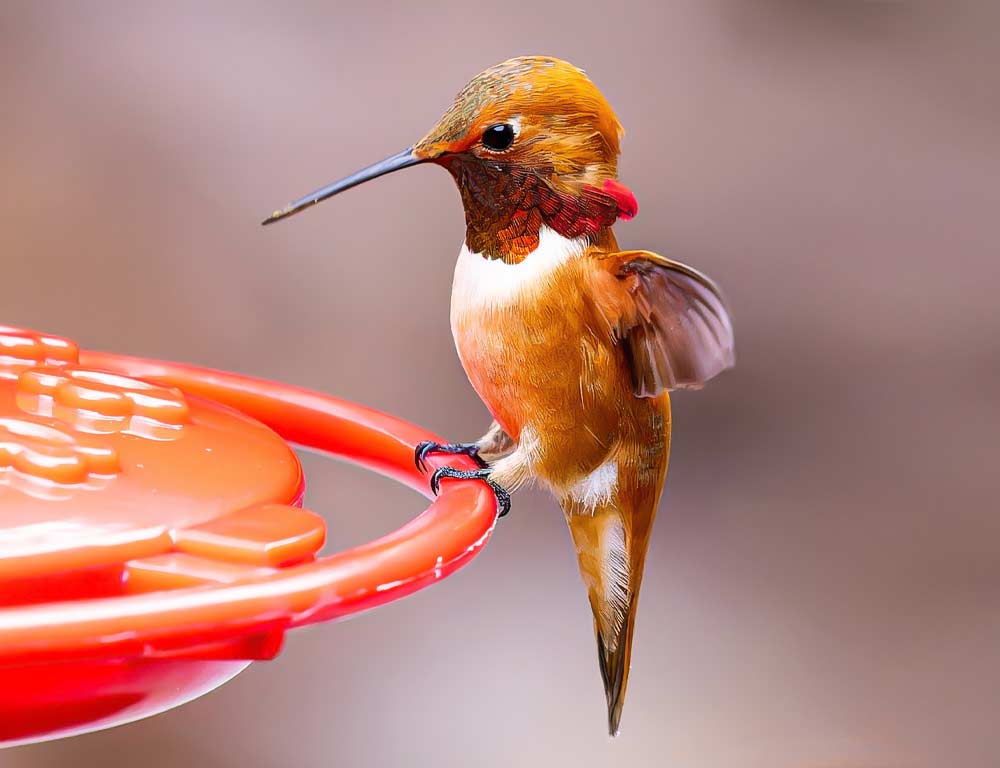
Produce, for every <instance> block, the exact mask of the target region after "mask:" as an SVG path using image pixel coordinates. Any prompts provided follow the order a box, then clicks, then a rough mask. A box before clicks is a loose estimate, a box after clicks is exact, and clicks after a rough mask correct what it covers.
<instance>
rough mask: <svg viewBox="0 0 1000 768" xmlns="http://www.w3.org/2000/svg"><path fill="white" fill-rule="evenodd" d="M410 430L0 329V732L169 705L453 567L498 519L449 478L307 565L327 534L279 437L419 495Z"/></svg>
mask: <svg viewBox="0 0 1000 768" xmlns="http://www.w3.org/2000/svg"><path fill="white" fill-rule="evenodd" d="M425 439H434V436H433V435H430V434H428V433H426V432H424V431H423V430H420V429H419V428H417V427H415V426H413V425H411V424H408V423H406V422H403V421H401V420H399V419H395V418H393V417H391V416H387V415H385V414H381V413H378V412H376V411H372V410H370V409H367V408H364V407H361V406H357V405H354V404H351V403H347V402H344V401H341V400H337V399H336V398H332V397H328V396H325V395H321V394H318V393H315V392H310V391H307V390H303V389H298V388H294V387H287V386H283V385H280V384H275V383H272V382H266V381H261V380H257V379H252V378H247V377H243V376H237V375H234V374H228V373H223V372H220V371H212V370H206V369H202V368H195V367H192V366H185V365H177V364H171V363H162V362H156V361H150V360H141V359H135V358H127V357H121V356H116V355H110V354H104V353H95V352H79V350H78V349H77V347H76V345H75V344H73V343H72V342H70V341H68V340H65V339H59V338H55V337H50V336H46V335H43V334H37V333H33V332H28V331H20V330H17V329H10V328H3V327H0V606H2V607H0V744H3V743H8V744H9V743H16V742H21V741H30V740H37V739H40V738H51V737H53V736H57V735H66V734H68V733H74V732H80V731H85V730H91V729H94V728H97V727H105V726H108V725H112V724H115V723H120V722H126V721H128V720H133V719H136V718H138V717H142V716H145V715H148V714H152V713H154V712H158V711H161V710H163V709H166V708H168V707H170V706H173V705H175V704H178V703H181V702H183V701H187V700H189V699H191V698H193V697H195V696H197V695H200V694H201V693H204V692H205V691H207V690H211V688H213V687H214V686H216V685H218V684H220V683H221V682H224V681H225V680H227V679H229V678H230V677H232V676H233V675H234V674H236V673H237V672H238V671H239V670H240V669H242V668H243V667H244V666H245V665H246V664H247V663H248V662H249V661H250V660H254V659H264V658H271V657H273V656H274V655H275V654H276V653H277V652H278V651H279V649H280V647H281V641H282V637H283V634H284V632H285V630H287V629H289V628H291V627H295V626H298V625H301V624H306V623H310V622H316V621H325V620H329V619H333V618H338V617H342V616H346V615H348V614H350V613H353V612H355V611H359V610H364V609H367V608H371V607H374V606H377V605H380V604H383V603H386V602H389V601H391V600H394V599H397V598H399V597H402V596H404V595H406V594H409V593H411V592H413V591H415V590H417V589H419V588H421V587H423V586H426V585H428V584H431V583H433V582H434V581H436V580H437V579H439V578H442V577H444V576H447V575H448V574H449V573H451V572H452V571H454V570H455V569H456V568H458V567H460V566H461V565H463V564H465V563H466V562H468V560H470V559H471V558H472V557H473V556H475V554H476V553H477V552H478V551H479V549H480V548H481V547H482V545H483V544H484V543H485V542H486V540H487V538H488V537H489V534H490V532H491V531H492V529H493V524H494V521H495V514H496V506H495V502H494V499H493V495H492V493H491V492H490V491H489V489H488V488H486V486H485V485H483V484H481V483H479V482H450V483H446V484H445V485H444V486H443V488H442V494H441V496H440V497H439V498H437V499H435V500H434V501H433V503H432V504H431V506H430V507H429V508H428V509H427V510H426V511H425V512H423V513H422V514H420V515H419V516H417V517H416V518H415V519H414V520H412V521H411V522H410V523H408V524H407V525H405V526H403V527H402V528H400V529H399V530H397V531H395V532H392V533H390V534H388V535H386V536H384V537H383V538H381V539H377V540H376V541H373V542H370V543H368V544H365V545H362V546H360V547H355V548H353V549H349V550H346V551H343V552H338V553H336V554H333V555H330V556H327V557H320V558H318V559H317V557H316V553H317V551H318V550H319V548H320V547H321V546H322V544H323V542H324V538H325V533H326V532H325V526H324V524H323V520H322V518H320V517H319V516H317V515H315V514H314V513H312V512H309V511H308V510H304V509H301V506H300V505H301V498H302V490H303V480H302V474H301V467H300V465H299V462H298V459H297V457H296V456H295V454H294V452H293V451H292V450H291V449H290V448H289V447H288V445H287V443H286V442H285V441H286V440H287V441H290V442H293V443H297V444H299V445H303V446H307V447H310V448H313V449H317V450H320V451H325V452H328V453H330V454H334V455H337V456H340V457H343V458H345V459H348V460H350V461H353V462H355V463H358V464H360V465H361V466H364V467H367V468H369V469H373V470H376V471H378V472H381V473H382V474H385V475H388V476H390V477H393V478H395V479H397V480H399V481H401V482H403V483H405V484H407V485H409V486H410V487H412V488H414V489H415V490H418V491H419V492H421V493H423V494H424V495H425V496H428V497H430V493H429V489H428V485H427V476H426V475H423V474H421V473H419V472H418V471H417V470H416V469H415V467H414V466H413V448H414V445H415V444H416V443H417V442H419V441H420V440H425ZM436 461H441V460H440V459H432V464H433V465H435V466H437V465H438V464H436V463H435V462H436ZM442 463H443V462H442ZM451 463H454V464H455V465H456V466H469V463H468V460H467V459H464V458H459V459H451Z"/></svg>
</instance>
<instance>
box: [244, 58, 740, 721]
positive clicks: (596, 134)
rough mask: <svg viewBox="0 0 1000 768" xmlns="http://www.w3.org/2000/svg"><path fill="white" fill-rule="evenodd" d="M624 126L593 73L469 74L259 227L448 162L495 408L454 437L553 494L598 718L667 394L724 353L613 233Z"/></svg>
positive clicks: (621, 696)
mask: <svg viewBox="0 0 1000 768" xmlns="http://www.w3.org/2000/svg"><path fill="white" fill-rule="evenodd" d="M622 136H623V129H622V126H621V124H620V123H619V122H618V118H617V117H616V116H615V113H614V111H613V110H612V108H611V106H610V105H609V104H608V102H607V101H606V99H605V98H604V96H603V95H602V94H601V92H600V91H599V90H598V89H597V87H596V86H595V85H594V84H593V83H592V82H591V80H590V79H589V78H588V77H587V75H586V74H585V73H584V72H583V71H582V70H580V69H578V68H577V67H575V66H573V65H572V64H569V63H568V62H565V61H561V60H559V59H555V58H551V57H548V56H524V57H518V58H513V59H510V60H508V61H505V62H502V63H500V64H497V65H495V66H493V67H490V68H489V69H487V70H485V71H484V72H482V73H480V74H479V75H477V76H476V77H474V78H473V79H472V80H471V81H470V82H469V83H468V84H467V85H466V86H465V88H464V89H463V90H462V91H461V92H460V93H459V94H458V96H457V97H456V98H455V100H454V102H453V104H452V105H451V107H450V108H449V109H448V110H447V111H446V112H445V114H444V116H443V117H442V118H441V119H440V120H439V121H438V123H437V124H436V125H435V126H434V127H433V128H432V129H431V130H430V131H429V132H428V133H427V135H426V136H424V137H423V138H422V139H421V140H420V141H418V142H417V143H416V144H414V145H413V146H412V147H409V148H407V149H405V150H403V151H402V152H399V153H397V154H395V155H392V156H391V157H388V158H386V159H385V160H382V161H381V162H378V163H375V164H374V165H371V166H368V167H367V168H364V169H362V170H360V171H358V172H356V173H354V174H352V175H350V176H347V177H346V178H344V179H342V180H340V181H337V182H335V183H333V184H330V185H329V186H326V187H324V188H322V189H319V190H317V191H316V192H314V193H312V194H311V195H308V196H306V197H304V198H302V199H301V200H298V201H296V202H294V203H291V204H290V205H288V206H287V207H286V208H284V209H282V210H279V211H275V212H274V213H273V214H272V215H271V216H270V217H268V218H267V219H266V220H265V221H264V222H263V223H264V224H271V223H273V222H276V221H279V220H281V219H284V218H286V217H288V216H291V215H292V214H295V213H298V212H300V211H302V210H304V209H305V208H307V207H309V206H311V205H314V204H316V203H318V202H320V201H322V200H325V199H327V198H329V197H332V196H333V195H336V194H338V193H339V192H343V191H344V190H347V189H350V188H351V187H354V186H356V185H358V184H361V183H363V182H365V181H368V180H370V179H374V178H376V177H379V176H382V175H384V174H387V173H391V172H393V171H396V170H399V169H402V168H407V167H409V166H413V165H417V164H421V163H433V164H436V165H439V166H441V167H443V168H444V169H446V170H447V171H448V172H449V173H450V174H451V175H452V177H453V178H454V180H455V182H456V184H457V186H458V190H459V193H460V195H461V198H462V204H463V206H464V208H465V224H466V230H465V240H464V243H463V244H462V247H461V250H460V252H459V256H458V261H457V263H456V266H455V273H454V282H453V286H452V297H451V330H452V334H453V336H454V339H455V345H456V348H457V350H458V355H459V357H460V359H461V362H462V366H463V367H464V369H465V372H466V374H467V376H468V378H469V380H470V382H471V384H472V386H473V388H474V389H475V391H476V392H477V394H478V395H479V397H480V398H481V399H482V401H483V403H484V404H485V405H486V407H487V408H488V410H489V411H490V413H491V415H492V417H493V422H492V424H491V425H490V427H489V429H488V431H487V432H486V434H485V435H484V436H483V437H481V438H480V439H479V440H477V441H475V442H471V443H440V444H439V443H421V444H420V445H418V446H417V449H416V455H415V461H416V462H417V466H418V467H420V468H421V469H426V466H427V464H426V459H427V457H428V456H429V455H430V454H432V453H451V454H467V455H469V456H471V457H473V458H474V459H475V460H476V461H477V463H478V464H479V468H478V469H476V470H462V469H458V468H455V467H450V466H443V467H440V468H438V469H436V470H435V472H434V473H433V476H432V477H431V479H430V485H431V488H432V490H434V492H435V493H436V492H437V491H438V489H439V486H440V482H441V480H442V479H446V478H465V479H468V478H479V479H481V480H483V481H485V482H487V483H488V484H489V485H490V487H491V488H492V489H493V490H494V493H495V494H496V496H497V504H498V512H499V515H500V516H502V515H504V514H506V512H507V511H508V510H509V508H510V499H509V493H510V492H512V491H514V490H516V489H517V488H519V487H521V486H522V485H524V484H525V483H527V482H531V481H534V482H538V483H539V484H541V485H543V486H544V487H547V488H548V489H549V490H550V491H551V492H552V493H553V494H554V495H555V497H556V498H557V499H558V502H559V504H560V506H561V508H562V511H563V513H564V515H565V518H566V522H567V523H568V526H569V530H570V534H571V536H572V540H573V544H574V546H575V549H576V555H577V561H578V564H579V569H580V574H581V576H582V579H583V582H584V585H585V587H586V590H587V595H588V597H589V600H590V606H591V609H592V613H593V624H594V632H595V635H596V638H597V651H598V663H599V667H600V672H601V678H602V680H603V682H604V690H605V696H606V700H607V714H608V731H609V733H610V734H611V735H612V736H615V735H617V733H618V730H619V724H620V721H621V714H622V707H623V705H624V702H625V691H626V687H627V685H628V675H629V665H630V658H631V652H632V636H633V630H634V628H635V618H636V609H637V605H638V598H639V589H640V586H641V584H642V576H643V568H644V563H645V560H646V553H647V550H648V547H649V540H650V533H651V530H652V526H653V521H654V518H655V516H656V510H657V506H658V504H659V500H660V495H661V492H662V489H663V483H664V479H665V476H666V471H667V459H668V455H669V451H670V425H671V418H670V399H669V392H670V391H671V390H678V389H697V388H700V387H701V386H702V385H703V384H704V383H705V382H707V381H708V380H709V379H711V378H712V377H714V376H715V375H717V374H718V373H720V372H722V371H723V370H725V369H727V368H730V367H731V366H732V365H733V363H734V353H733V348H734V340H733V329H732V322H731V320H730V316H729V312H728V311H727V309H726V305H725V303H724V301H723V298H722V294H721V293H720V290H719V288H718V287H717V286H716V285H715V283H714V282H712V281H711V280H710V279H709V278H708V277H706V276H705V275H703V274H702V273H700V272H698V271H697V270H695V269H693V268H691V267H689V266H686V265H684V264H682V263H680V262H677V261H674V260H672V259H669V258H667V257H664V256H660V255H658V254H656V253H653V252H651V251H645V250H622V249H620V248H619V246H618V243H617V240H616V239H615V234H614V231H613V225H614V224H615V223H616V222H617V221H618V220H619V219H621V220H628V219H631V218H632V217H634V216H635V215H636V213H637V211H638V204H637V202H636V198H635V196H634V195H633V193H632V192H631V190H630V189H629V188H628V187H627V186H625V184H623V183H622V182H621V181H619V180H618V156H619V151H620V146H621V140H622Z"/></svg>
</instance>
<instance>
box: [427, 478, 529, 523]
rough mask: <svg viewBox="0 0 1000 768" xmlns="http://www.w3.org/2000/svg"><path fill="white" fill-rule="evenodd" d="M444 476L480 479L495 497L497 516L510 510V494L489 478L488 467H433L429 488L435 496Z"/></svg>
mask: <svg viewBox="0 0 1000 768" xmlns="http://www.w3.org/2000/svg"><path fill="white" fill-rule="evenodd" d="M444 477H449V478H453V479H455V480H482V481H483V482H484V483H486V484H487V485H488V486H489V487H490V489H491V490H492V491H493V495H494V496H496V497H497V517H504V516H505V515H506V514H507V513H508V512H510V494H509V493H507V489H506V488H504V487H503V486H501V485H500V484H499V483H496V482H494V481H493V480H491V479H490V469H489V467H483V468H482V469H455V467H439V468H438V469H435V470H434V474H433V475H431V490H432V491H433V492H434V495H435V496H437V494H438V491H439V490H441V478H444Z"/></svg>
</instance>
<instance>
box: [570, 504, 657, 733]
mask: <svg viewBox="0 0 1000 768" xmlns="http://www.w3.org/2000/svg"><path fill="white" fill-rule="evenodd" d="M654 495H658V494H654ZM612 505H614V506H612ZM640 509H641V512H640V518H641V519H636V515H635V514H634V513H633V510H632V509H631V505H629V507H626V506H625V505H624V504H622V500H621V499H620V498H619V499H614V500H612V501H611V502H610V503H609V504H608V505H607V506H603V507H599V508H598V509H595V510H594V511H593V513H592V514H586V513H582V512H581V511H580V510H579V508H578V507H576V506H575V505H574V504H572V503H568V504H565V505H564V511H565V512H566V520H567V522H568V523H569V528H570V532H571V533H572V534H573V541H574V543H575V544H576V550H577V559H578V562H579V566H580V575H581V576H582V577H583V581H584V584H586V586H587V593H588V596H589V598H590V606H591V609H592V611H593V614H594V634H595V635H596V636H597V658H598V663H599V666H600V670H601V679H602V680H603V681H604V693H605V696H606V698H607V704H608V732H609V733H610V734H611V735H612V736H617V735H618V728H619V725H620V723H621V716H622V708H623V706H624V705H625V691H626V689H627V687H628V674H629V663H630V661H631V656H632V632H633V629H634V627H635V614H636V606H637V603H638V597H639V587H640V585H641V583H642V571H643V567H644V564H645V560H646V549H647V546H648V542H649V527H650V524H651V523H652V515H653V514H654V512H655V503H654V504H652V505H650V504H648V503H647V504H644V505H642V507H641V508H640ZM626 510H628V511H626Z"/></svg>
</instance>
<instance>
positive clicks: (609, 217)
mask: <svg viewBox="0 0 1000 768" xmlns="http://www.w3.org/2000/svg"><path fill="white" fill-rule="evenodd" d="M449 170H450V171H451V172H452V175H453V176H454V177H455V180H456V182H457V183H458V188H459V191H460V192H461V194H462V203H463V205H464V206H465V224H466V231H465V244H466V247H467V248H468V249H469V250H470V251H471V252H473V253H478V254H481V255H482V256H483V257H485V258H487V259H499V260H502V261H504V262H506V263H508V264H517V263H520V262H521V261H523V260H524V259H526V258H527V257H528V256H529V255H530V254H531V253H533V252H534V251H535V250H536V249H537V248H538V244H539V238H540V232H541V230H542V227H548V228H549V229H551V230H552V231H554V232H556V233H557V234H559V235H561V236H562V237H564V238H567V239H570V240H573V239H577V238H586V239H587V240H588V241H589V242H590V243H592V244H594V245H598V246H600V245H603V244H604V243H605V242H606V241H608V240H609V239H610V238H612V237H613V236H612V235H611V225H612V224H614V222H615V220H616V219H617V218H618V217H619V216H620V215H621V212H620V210H619V206H618V205H617V203H616V201H615V200H614V199H613V198H611V197H609V196H608V195H606V194H603V193H601V192H599V191H596V190H595V191H590V190H593V188H585V189H582V190H581V191H580V192H579V193H568V192H559V191H557V190H556V189H555V188H554V187H553V186H552V185H551V184H549V183H548V182H547V181H545V180H544V179H543V178H542V177H540V176H539V175H537V174H535V173H532V172H527V171H523V170H520V169H511V168H504V167H501V166H488V165H484V164H482V163H475V164H472V163H455V164H454V165H453V166H451V167H450V168H449Z"/></svg>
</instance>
